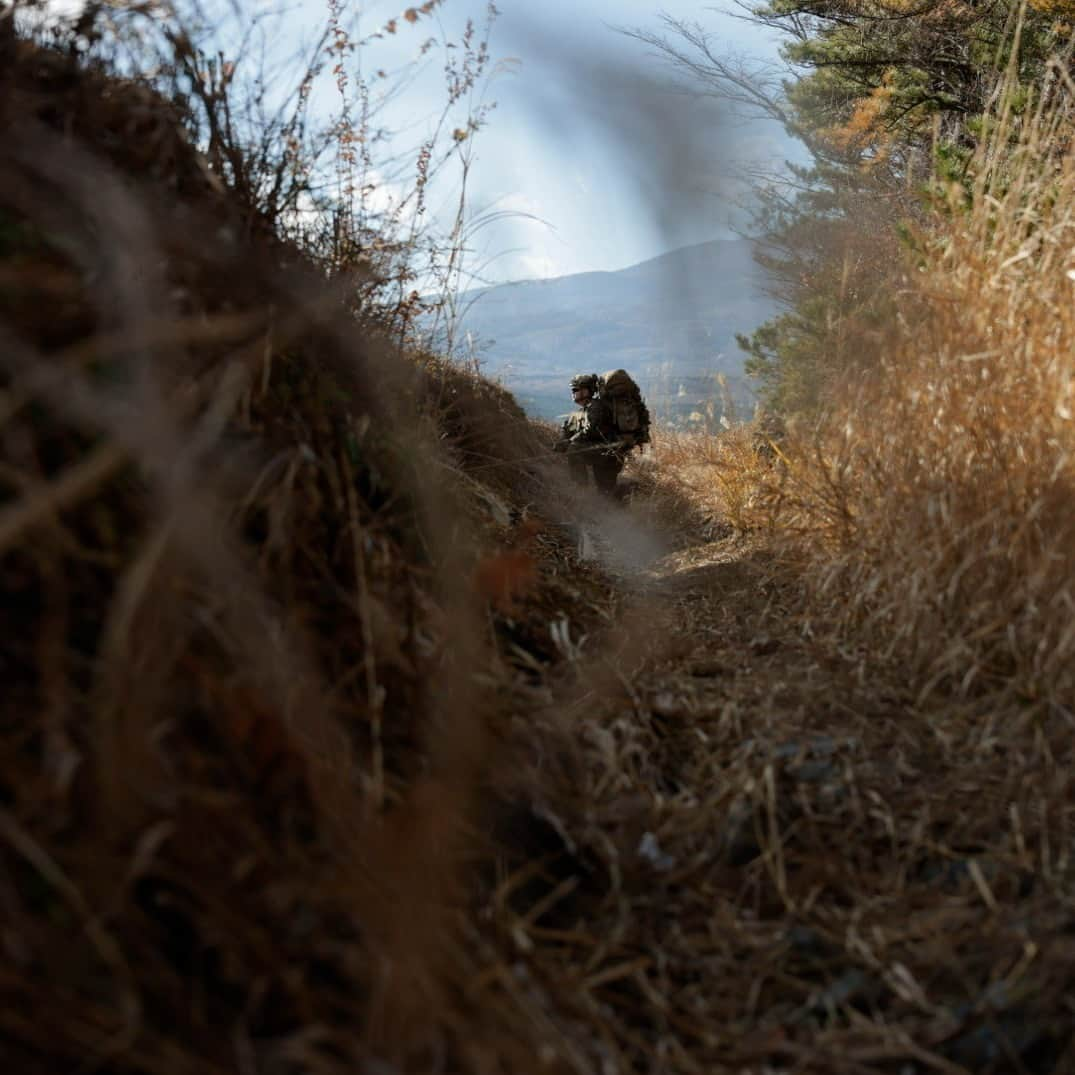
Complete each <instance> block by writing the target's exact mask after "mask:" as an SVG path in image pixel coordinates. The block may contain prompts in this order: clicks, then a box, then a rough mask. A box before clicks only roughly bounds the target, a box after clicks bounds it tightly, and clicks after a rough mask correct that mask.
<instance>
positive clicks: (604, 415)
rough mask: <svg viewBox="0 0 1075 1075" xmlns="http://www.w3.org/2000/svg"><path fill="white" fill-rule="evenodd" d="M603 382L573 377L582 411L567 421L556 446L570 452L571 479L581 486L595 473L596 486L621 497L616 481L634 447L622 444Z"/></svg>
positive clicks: (586, 376) (591, 375)
mask: <svg viewBox="0 0 1075 1075" xmlns="http://www.w3.org/2000/svg"><path fill="white" fill-rule="evenodd" d="M599 389H600V379H599V378H598V376H597V375H596V374H594V373H583V374H579V375H578V376H576V377H572V378H571V398H572V399H574V401H575V403H576V404H578V407H579V409H578V410H577V411H576V412H575V413H574V414H571V415H568V417H567V419H566V420H565V421H564V424H563V429H562V435H561V438H560V440H559V442H558V443H557V445H556V447H557V450H558V451H562V452H566V453H567V462H568V467H569V468H570V471H571V477H572V478H573V479H574V480H575V481H576V482H578V483H579V484H580V485H586V484H587V482H588V478H587V471H592V472H593V480H594V485H596V486H597V488H598V489H599V490H600V491H601V492H602V493H606V494H607V495H609V496H616V495H617V488H616V479H617V478H618V477H619V476H620V471H621V470H623V465H624V463H625V461H626V458H627V454H628V452H629V451H630V448H629V447H627V446H625V445H624V444H623V443H621V440H620V437H619V436H618V434H617V432H616V425H615V422H614V421H613V418H612V408H611V407H610V406H609V405H608V404H607V403H605V402H604V401H603V400H602V399H601V397H600V395H599V394H598V392H599Z"/></svg>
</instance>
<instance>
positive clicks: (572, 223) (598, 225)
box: [47, 0, 802, 282]
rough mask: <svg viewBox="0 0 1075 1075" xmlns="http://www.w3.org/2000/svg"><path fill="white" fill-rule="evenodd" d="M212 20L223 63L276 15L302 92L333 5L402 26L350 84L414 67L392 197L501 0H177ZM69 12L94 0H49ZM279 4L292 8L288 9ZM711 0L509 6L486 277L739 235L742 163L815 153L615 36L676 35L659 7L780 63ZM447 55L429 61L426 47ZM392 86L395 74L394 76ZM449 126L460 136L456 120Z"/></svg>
mask: <svg viewBox="0 0 1075 1075" xmlns="http://www.w3.org/2000/svg"><path fill="white" fill-rule="evenodd" d="M176 2H178V3H179V4H180V5H181V6H182V7H183V8H184V9H185V10H190V9H191V8H196V9H199V10H201V11H202V12H203V13H205V17H206V24H207V26H209V27H211V28H212V33H213V34H214V35H215V38H214V40H213V42H212V47H215V46H216V44H217V42H218V41H219V44H220V47H221V48H222V49H223V51H224V55H225V58H228V57H230V56H231V55H233V54H234V53H235V52H237V51H238V50H237V46H236V45H235V42H236V41H238V40H239V38H240V37H241V36H242V31H243V29H244V28H245V27H246V26H247V25H249V23H250V20H251V18H252V16H255V15H258V14H260V15H263V16H274V17H270V18H267V19H266V21H265V23H264V25H265V26H266V27H267V28H268V37H269V42H268V48H269V50H270V53H271V54H272V55H273V57H274V58H279V60H280V63H281V68H280V72H279V74H278V79H279V82H280V84H281V85H287V84H293V76H294V75H295V74H296V73H297V71H298V67H297V66H296V67H294V68H292V69H291V70H288V68H287V64H286V62H285V59H286V57H290V56H292V55H297V53H298V52H299V51H301V48H302V46H303V45H304V44H305V45H306V46H309V44H310V43H311V42H312V41H313V40H315V38H316V36H317V34H318V32H319V31H320V30H321V29H322V28H323V27H324V26H325V25H326V23H327V21H328V18H329V13H330V9H331V7H332V6H333V5H335V6H336V8H337V9H338V10H339V11H340V12H341V19H342V20H343V21H345V22H347V23H348V24H349V25H350V26H351V27H352V28H353V29H354V31H355V33H356V36H362V37H368V36H370V35H373V34H374V33H375V32H376V31H378V30H380V29H381V28H383V27H384V26H385V24H386V23H388V22H389V20H395V23H396V31H395V33H393V34H382V35H381V36H380V37H379V39H376V40H374V41H372V42H371V43H370V44H369V45H367V46H366V47H364V48H363V49H362V50H361V52H360V54H359V55H354V56H351V57H349V59H348V71H349V74H350V75H351V76H354V75H357V74H358V72H359V70H361V71H363V72H364V73H365V74H366V75H367V76H368V77H369V76H372V75H373V74H374V73H375V72H376V71H378V70H379V69H382V68H383V69H385V70H387V71H388V72H389V73H390V74H391V73H392V72H399V71H407V72H408V74H407V76H406V87H405V89H404V90H403V91H402V92H401V93H399V94H398V95H397V96H396V97H395V98H394V99H393V100H391V101H389V102H388V103H387V104H386V105H385V106H384V112H383V117H382V119H383V121H384V122H385V124H386V125H387V126H388V127H389V128H391V129H392V130H394V131H396V132H397V133H396V135H395V136H394V138H393V139H392V141H391V143H390V144H389V146H388V147H387V148H388V150H389V152H390V154H395V155H396V157H397V160H398V161H399V162H402V163H399V164H397V166H396V167H397V168H399V169H400V170H399V171H397V172H393V171H391V169H390V166H389V165H387V164H386V165H385V166H384V168H383V169H378V171H377V172H376V178H377V180H378V182H379V185H380V188H381V189H379V190H378V192H377V193H376V195H375V197H376V198H383V199H386V200H388V201H390V200H391V198H392V195H393V190H394V189H395V188H396V185H397V184H398V185H399V188H398V189H403V188H404V187H406V186H408V185H409V183H410V181H411V177H412V176H413V158H414V153H415V150H416V148H417V146H418V145H420V143H421V141H422V139H423V138H424V137H425V136H426V135H427V134H428V132H429V130H430V129H431V127H432V126H433V124H434V123H435V120H436V117H437V116H438V114H439V112H440V110H441V105H442V102H443V100H444V76H443V73H442V67H443V63H444V59H445V57H446V56H447V55H449V53H447V52H445V50H444V47H443V45H444V42H445V41H449V40H458V38H459V36H460V34H461V32H462V29H463V27H464V25H465V24H466V22H467V20H468V19H472V20H474V22H475V23H476V24H478V25H481V24H482V23H484V21H485V17H486V14H487V11H488V8H489V2H488V0H442V3H441V4H440V5H439V6H438V7H437V8H436V9H435V10H434V11H433V12H432V13H431V14H430V15H428V16H423V17H422V18H420V19H418V20H417V21H414V22H408V21H407V20H406V19H404V18H402V17H401V16H402V15H403V13H404V12H405V11H406V10H407V9H408V8H409V7H412V6H413V7H420V6H421V3H422V0H176ZM47 3H48V8H49V10H51V11H52V12H54V13H61V12H63V13H66V12H70V11H71V10H73V9H77V8H79V7H81V3H82V0H47ZM281 5H284V6H283V7H282V6H281ZM725 5H726V7H725V10H722V9H721V8H720V7H719V6H716V5H714V4H706V3H704V2H699V0H496V6H497V8H498V9H499V15H498V16H497V18H496V19H495V20H494V22H493V27H492V36H491V55H492V58H493V61H494V67H495V69H496V74H495V77H494V78H493V79H492V81H491V83H490V84H489V85H488V86H486V87H485V90H484V93H485V99H486V100H487V101H495V102H496V108H495V110H493V111H492V112H491V113H490V115H489V119H488V122H487V124H486V126H485V127H484V128H483V129H482V130H481V131H479V132H478V134H477V136H476V138H475V139H474V142H473V150H472V152H473V154H474V160H473V167H472V171H471V174H470V179H469V207H470V213H471V214H472V216H473V217H474V218H480V217H481V216H482V214H495V216H496V220H495V222H493V223H490V224H488V225H486V226H483V227H482V228H481V229H479V230H478V231H477V232H475V233H474V234H473V235H472V237H471V239H470V244H469V248H468V267H469V269H470V270H471V271H472V272H474V273H477V274H478V278H479V280H481V281H487V282H501V281H506V280H517V279H527V278H533V277H548V276H561V275H566V274H569V273H576V272H586V271H591V270H614V269H620V268H624V267H626V266H628V265H632V264H635V263H637V262H639V261H643V260H645V259H647V258H651V257H655V256H657V255H658V254H661V253H663V252H665V251H667V250H670V249H673V248H675V247H677V246H683V245H687V244H689V243H693V242H702V241H705V240H708V239H713V238H719V237H729V236H731V235H733V234H734V233H735V231H736V230H737V229H742V228H744V227H745V226H746V224H747V217H746V215H745V214H744V213H743V212H742V210H741V208H739V207H738V206H739V204H740V203H742V202H743V200H744V198H746V199H749V186H748V185H747V184H745V183H744V182H743V179H742V176H741V173H742V170H743V169H744V167H754V168H757V167H758V166H759V165H760V166H763V167H766V168H778V167H779V165H780V163H781V162H782V161H783V160H784V159H785V158H792V159H800V160H801V159H802V154H801V150H800V149H799V147H797V146H796V145H794V144H793V143H792V142H790V141H789V140H788V139H787V137H786V136H785V135H784V132H783V131H782V130H781V129H780V128H779V126H777V125H776V124H774V123H764V122H760V121H754V122H743V121H742V120H741V119H738V120H736V119H733V118H731V117H728V116H726V115H724V114H722V112H721V110H720V109H719V108H717V107H716V106H715V105H714V103H713V102H712V101H710V102H699V101H697V100H694V101H692V100H691V99H689V98H687V97H684V96H676V95H674V94H671V93H670V92H668V91H667V90H666V89H665V87H664V86H663V85H662V84H661V83H662V81H663V80H664V79H665V78H666V77H667V76H668V74H669V71H670V69H669V67H668V65H667V64H666V63H665V62H664V61H663V60H661V59H660V58H658V57H655V56H654V55H653V54H652V53H651V52H650V51H649V50H647V48H646V46H644V45H642V44H641V43H639V42H638V41H635V40H632V39H630V38H628V37H627V36H625V35H623V34H622V33H618V32H617V31H616V29H615V27H634V28H641V29H645V30H660V29H661V25H662V24H661V15H662V13H667V14H668V15H670V16H672V17H674V18H679V19H687V20H693V21H697V22H698V23H700V24H701V25H702V26H704V27H705V28H706V30H707V31H709V32H711V33H712V35H713V39H714V42H715V45H714V48H715V51H716V52H718V53H721V54H725V53H727V54H733V53H734V54H739V55H744V56H750V57H753V58H755V59H758V60H775V59H776V57H777V46H778V41H777V40H776V39H775V38H774V37H773V36H772V35H771V34H769V33H767V32H766V31H764V30H763V29H761V28H759V27H757V26H753V25H750V24H749V23H747V22H745V21H743V20H742V19H738V18H735V17H734V15H733V14H731V13H730V12H734V11H736V10H737V9H735V8H734V7H733V6H732V0H725ZM430 39H433V41H434V43H433V45H432V47H430V48H429V49H428V51H426V52H425V53H421V51H420V50H421V48H422V45H423V43H425V42H427V41H429V40H430ZM374 82H375V84H376V85H377V86H387V85H388V84H389V83H390V82H391V79H387V80H385V81H383V82H378V81H377V80H376V79H374ZM312 99H313V101H314V102H315V105H316V108H317V110H318V111H320V112H322V113H324V114H326V115H328V114H330V113H331V111H332V109H333V108H334V107H336V105H338V101H339V97H338V95H336V93H335V88H334V86H333V81H332V78H331V76H330V75H329V74H328V73H327V72H326V73H325V74H324V75H323V76H322V78H321V80H320V83H319V85H318V86H317V87H316V89H315V92H314V96H313V98H312ZM449 129H450V128H449ZM457 178H458V176H457V173H456V172H453V171H451V170H449V171H447V172H446V173H445V174H444V177H443V179H442V180H441V181H440V182H439V184H438V185H437V186H436V187H434V188H433V189H432V190H431V193H430V199H429V211H430V214H431V215H432V216H433V217H434V219H435V220H436V221H437V222H439V223H440V225H441V226H442V227H446V226H447V224H448V222H449V221H450V219H451V215H452V210H453V208H454V205H455V202H456V200H457V199H456V192H457Z"/></svg>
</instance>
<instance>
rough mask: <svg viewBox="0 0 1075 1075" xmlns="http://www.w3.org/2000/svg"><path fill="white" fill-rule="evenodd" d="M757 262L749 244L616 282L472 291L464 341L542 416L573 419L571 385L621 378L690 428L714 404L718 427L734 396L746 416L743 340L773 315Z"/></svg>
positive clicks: (714, 245) (585, 276)
mask: <svg viewBox="0 0 1075 1075" xmlns="http://www.w3.org/2000/svg"><path fill="white" fill-rule="evenodd" d="M753 250H754V243H753V241H752V240H749V239H718V240H713V241H711V242H707V243H701V244H698V245H696V246H689V247H683V248H681V249H679V250H674V251H672V252H670V253H668V254H663V255H661V256H659V257H656V258H653V259H651V260H649V261H644V262H641V263H640V264H638V265H633V266H631V267H630V268H627V269H623V270H620V271H618V272H587V273H578V274H574V275H571V276H561V277H556V278H554V279H550V280H524V281H519V282H517V283H510V284H501V285H498V286H495V287H490V288H480V289H475V290H473V291H470V292H467V293H465V294H464V295H462V296H461V302H462V307H463V309H464V310H465V313H464V315H463V318H462V329H463V331H464V332H470V333H471V334H472V336H473V338H474V342H475V346H476V349H477V352H478V354H479V356H480V358H481V362H482V367H483V371H484V372H486V373H487V374H489V375H490V376H492V377H495V378H498V379H499V380H501V381H502V382H503V383H504V384H505V385H506V386H507V387H508V388H509V389H511V390H512V391H513V392H514V393H515V394H516V396H517V397H518V398H519V400H520V402H522V403H523V405H524V406H526V407H527V409H528V410H529V411H530V412H531V413H533V414H535V415H539V416H542V417H552V416H554V415H556V414H560V413H563V412H564V411H566V410H569V409H570V407H571V400H570V395H569V393H568V391H567V379H568V378H569V377H570V376H571V375H572V374H573V373H576V372H589V371H598V372H600V371H603V370H607V369H612V368H615V367H619V366H622V367H624V368H626V369H628V370H630V372H631V373H632V374H633V375H634V376H635V377H636V378H637V379H638V381H639V383H640V384H641V385H642V389H643V392H644V393H645V394H646V396H647V398H648V399H649V401H650V404H651V409H652V410H653V411H654V413H656V414H659V415H662V416H664V417H667V418H671V419H676V418H684V417H686V416H687V415H689V414H690V413H692V412H694V411H699V410H700V411H702V412H703V413H704V411H705V409H706V404H707V403H709V402H711V403H712V404H713V406H712V408H710V409H712V410H713V411H714V413H715V416H716V418H719V416H720V414H721V411H722V409H727V399H728V398H729V396H730V397H731V398H732V399H733V400H734V401H735V403H736V405H737V407H738V409H740V410H742V409H744V408H748V407H749V406H750V400H751V392H750V388H749V385H748V384H747V383H746V381H745V380H744V378H743V358H744V356H743V354H742V352H741V351H740V350H739V348H738V346H737V344H736V342H735V334H736V333H737V332H750V331H752V330H753V329H755V328H756V327H757V326H758V325H760V324H761V323H762V322H763V321H765V320H767V319H768V318H769V317H771V316H772V315H773V314H774V313H775V312H776V304H775V302H774V300H773V299H771V298H770V297H769V296H768V295H767V294H766V293H765V277H764V274H763V272H762V271H761V269H760V268H759V267H758V266H757V264H756V263H755V261H754V257H753ZM718 375H720V376H722V377H723V379H724V384H725V387H723V388H722V386H721V384H720V381H719V378H718ZM722 397H723V400H724V406H723V407H722Z"/></svg>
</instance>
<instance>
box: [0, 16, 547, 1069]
mask: <svg viewBox="0 0 1075 1075" xmlns="http://www.w3.org/2000/svg"><path fill="white" fill-rule="evenodd" d="M0 56H2V58H3V63H2V64H0V134H2V137H0V142H2V145H3V152H2V154H0V273H2V274H3V285H4V286H3V299H2V300H0V302H2V305H0V627H2V630H3V635H4V647H3V651H2V653H0V678H2V680H3V684H4V690H3V702H2V704H0V762H2V764H0V773H2V775H0V906H2V907H3V916H2V917H3V920H4V927H3V931H2V933H0V946H2V950H3V958H2V959H0V965H2V970H0V996H2V1003H0V1038H2V1040H3V1049H2V1051H3V1054H4V1058H5V1060H7V1061H8V1062H9V1066H11V1067H12V1069H13V1070H19V1071H25V1072H45V1071H56V1070H69V1069H70V1070H73V1069H75V1068H78V1067H80V1066H83V1065H84V1066H86V1067H87V1068H90V1067H93V1066H99V1065H105V1066H106V1067H107V1070H109V1071H115V1072H119V1071H132V1072H133V1071H141V1072H164V1071H169V1072H177V1073H179V1072H191V1073H193V1072H211V1071H214V1072H215V1071H224V1070H244V1071H245V1070H264V1071H276V1072H287V1071H300V1070H301V1071H326V1072H327V1071H342V1070H350V1071H353V1070H356V1069H364V1068H366V1067H373V1066H376V1064H377V1063H380V1062H387V1063H389V1064H392V1065H394V1066H395V1068H397V1069H408V1068H414V1069H418V1070H430V1069H431V1068H433V1067H435V1066H436V1064H437V1063H439V1060H438V1058H439V1057H442V1056H444V1055H446V1054H449V1053H450V1054H452V1055H454V1056H459V1057H465V1058H466V1059H463V1060H460V1063H461V1064H463V1066H465V1067H468V1068H470V1069H474V1070H482V1069H483V1068H484V1069H487V1070H489V1069H492V1068H493V1067H495V1066H496V1064H501V1063H502V1064H503V1065H506V1066H507V1067H508V1068H510V1069H511V1070H525V1069H526V1058H525V1057H523V1056H520V1055H518V1054H519V1049H518V1048H517V1047H516V1046H515V1045H514V1044H513V1043H512V1042H511V1041H510V1040H502V1041H499V1042H498V1043H497V1046H496V1047H495V1048H493V1047H492V1046H491V1045H490V1044H489V1042H490V1041H492V1040H493V1039H495V1038H496V1037H497V1030H496V1027H497V1026H498V1025H499V1024H498V1021H497V1018H496V1016H495V1013H492V1012H491V1013H489V1015H488V1018H487V1019H486V1020H485V1022H484V1024H483V1025H484V1027H485V1031H484V1032H483V1033H485V1034H486V1037H485V1040H483V1039H482V1037H481V1036H480V1035H478V1034H476V1033H473V1032H472V1033H468V1034H466V1035H463V1034H461V1033H460V1032H459V1029H458V1028H459V1027H460V1026H462V1025H464V1024H463V1021H462V1020H463V1014H462V1013H463V1009H464V1007H465V1005H466V1003H467V1002H466V999H465V997H464V996H463V990H462V983H464V982H465V981H466V980H467V978H468V975H469V967H470V965H471V963H470V955H469V954H468V953H464V952H463V951H462V950H461V949H460V948H459V946H458V945H456V943H455V938H456V936H457V934H456V930H455V923H456V916H457V913H458V911H459V910H460V908H461V907H462V906H464V904H465V901H466V899H467V898H468V892H467V889H466V885H465V882H464V878H465V874H464V873H463V869H462V867H463V863H464V861H465V859H466V857H467V856H468V855H469V854H470V853H471V852H470V848H471V847H472V844H473V834H472V832H470V831H468V825H469V824H472V822H473V816H474V814H475V811H476V804H477V799H478V796H479V794H480V789H481V786H482V781H483V779H484V773H485V766H486V764H487V758H488V753H489V752H488V746H489V740H488V735H489V726H488V718H489V697H490V695H491V693H492V692H491V690H490V684H491V685H492V686H495V682H496V681H495V667H494V666H493V664H492V656H491V652H490V648H489V646H488V639H487V627H486V623H485V620H484V618H483V614H484V610H483V608H482V602H481V600H480V597H481V595H479V594H476V593H475V592H474V589H473V587H472V585H471V578H472V568H473V565H474V563H475V562H476V560H477V559H478V556H479V554H480V551H481V545H482V540H481V539H482V535H481V534H480V533H478V532H477V531H476V528H475V527H474V526H473V525H472V524H471V523H470V521H469V515H471V514H474V508H473V504H472V500H473V497H472V495H471V492H470V489H469V486H468V484H467V479H466V477H465V475H464V473H463V469H464V467H465V466H466V465H471V464H472V463H474V461H475V460H482V459H484V458H485V457H486V456H487V455H489V454H491V453H495V452H496V451H498V450H499V449H498V445H499V444H501V443H502V442H503V441H505V440H507V439H509V437H508V434H507V433H506V432H505V428H506V427H507V426H510V425H511V423H518V422H519V421H520V416H519V414H518V412H517V409H515V408H513V407H512V405H511V404H510V400H509V399H508V398H507V397H506V396H505V395H504V393H502V392H500V391H499V390H497V389H495V388H493V387H492V386H488V385H484V384H483V383H482V382H480V381H478V380H477V379H476V378H473V377H470V376H468V375H465V374H461V373H459V372H457V371H455V370H453V369H452V368H450V367H448V366H444V365H440V366H438V365H437V364H435V363H431V362H429V361H424V360H421V359H418V358H415V357H414V356H409V355H406V354H401V353H400V352H399V350H398V348H397V347H396V346H395V345H393V344H391V343H389V342H388V341H387V340H386V339H384V338H383V337H382V336H380V335H379V334H378V333H377V332H376V331H375V330H374V329H373V328H369V327H365V328H364V327H363V326H361V325H360V324H359V323H357V322H356V320H355V318H354V317H353V316H352V315H351V313H350V312H349V305H350V296H351V295H352V294H353V292H351V291H350V290H349V285H350V284H352V283H354V281H345V280H341V281H338V282H336V283H329V282H327V281H326V279H325V277H324V275H323V274H320V273H318V272H316V271H314V270H313V269H312V268H311V267H310V266H309V264H308V263H307V262H306V261H305V260H304V258H303V256H302V254H301V252H299V251H297V250H294V249H292V248H289V247H286V246H284V245H283V244H281V243H280V242H278V241H276V240H275V239H273V238H272V236H270V235H267V234H265V232H264V230H263V229H261V228H259V227H258V224H257V221H256V220H255V219H251V218H250V215H249V212H248V210H247V209H245V208H244V207H243V206H242V205H241V204H237V203H236V202H235V200H234V199H233V198H232V197H230V196H229V195H228V194H227V192H225V191H224V189H223V188H222V186H221V185H220V184H219V183H217V182H214V181H213V179H212V177H211V176H209V175H207V174H206V172H205V168H204V164H203V163H202V161H201V159H200V157H199V156H198V154H197V153H196V152H195V151H194V150H193V149H192V148H191V147H190V145H189V144H188V142H187V140H186V139H185V138H184V137H183V136H182V133H181V131H180V130H179V129H178V127H177V126H176V123H175V115H174V110H173V107H172V106H171V105H169V104H167V103H166V102H164V101H162V100H161V99H160V98H158V97H156V96H155V95H154V94H153V93H152V92H151V91H149V90H146V89H145V88H144V87H140V86H138V85H136V84H134V83H125V82H117V81H115V80H112V79H110V78H108V77H107V76H106V75H105V74H103V73H100V72H97V73H94V72H87V71H85V70H83V69H81V68H80V67H79V66H78V64H77V63H76V62H75V61H74V60H72V59H71V58H69V57H65V56H63V55H61V54H59V53H55V52H48V51H44V50H41V49H38V48H35V47H32V46H29V45H27V44H25V43H24V42H20V41H18V39H17V38H16V37H15V35H14V34H13V32H12V30H11V25H10V23H9V22H7V21H3V22H0ZM147 132H148V133H147ZM479 418H480V419H481V421H479ZM514 473H516V474H517V473H518V472H517V471H515V472H514ZM515 480H516V481H518V480H519V479H518V477H516V479H515ZM468 513H469V514H468ZM479 673H481V675H482V677H484V678H479ZM491 1057H496V1058H498V1059H497V1060H496V1061H495V1062H494V1060H492V1059H490V1058H491Z"/></svg>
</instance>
